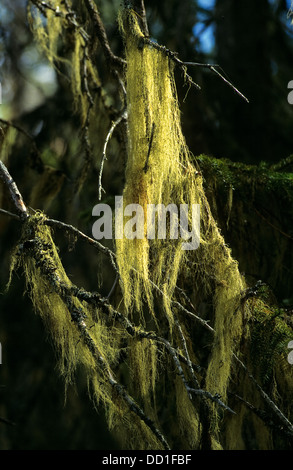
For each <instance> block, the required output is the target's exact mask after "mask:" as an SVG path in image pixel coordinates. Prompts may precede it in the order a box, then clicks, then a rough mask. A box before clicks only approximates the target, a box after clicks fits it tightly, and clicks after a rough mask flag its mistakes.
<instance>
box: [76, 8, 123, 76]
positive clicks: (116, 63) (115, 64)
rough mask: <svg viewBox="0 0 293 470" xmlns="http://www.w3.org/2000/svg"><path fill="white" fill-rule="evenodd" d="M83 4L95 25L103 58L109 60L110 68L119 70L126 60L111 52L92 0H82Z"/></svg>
mask: <svg viewBox="0 0 293 470" xmlns="http://www.w3.org/2000/svg"><path fill="white" fill-rule="evenodd" d="M84 4H85V6H86V8H87V10H88V13H89V16H90V18H91V20H92V22H93V24H94V26H95V32H96V34H97V37H98V39H99V41H100V44H101V46H102V48H103V51H104V55H105V58H106V59H107V60H108V61H109V64H110V66H111V67H112V68H114V69H119V70H121V68H123V67H124V65H125V63H126V62H125V60H124V59H121V57H118V56H116V55H115V54H113V52H112V50H111V47H110V44H109V41H108V37H107V33H106V30H105V27H104V25H103V22H102V20H101V18H100V15H99V12H98V9H97V6H96V4H95V3H94V2H93V1H92V0H84Z"/></svg>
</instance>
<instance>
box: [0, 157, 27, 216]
mask: <svg viewBox="0 0 293 470" xmlns="http://www.w3.org/2000/svg"><path fill="white" fill-rule="evenodd" d="M0 177H1V178H2V180H3V182H4V184H5V185H6V186H7V187H8V189H9V192H10V196H11V199H12V201H13V203H14V205H15V207H16V209H17V211H18V212H19V213H20V217H21V219H26V218H27V217H29V213H28V210H27V208H26V206H25V203H24V202H23V199H22V196H21V194H20V192H19V190H18V187H17V186H16V183H15V182H14V180H13V179H12V177H11V175H10V173H9V171H8V170H7V168H6V166H5V164H4V163H3V162H2V161H1V160H0Z"/></svg>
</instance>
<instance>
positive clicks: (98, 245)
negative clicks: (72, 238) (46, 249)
mask: <svg viewBox="0 0 293 470" xmlns="http://www.w3.org/2000/svg"><path fill="white" fill-rule="evenodd" d="M43 224H45V225H49V226H50V227H57V228H61V229H63V230H68V231H70V232H72V233H74V234H75V235H76V236H77V237H78V238H81V239H82V240H84V241H86V242H87V243H89V244H90V245H92V246H94V247H95V248H97V249H98V250H99V251H100V252H101V253H103V254H105V255H107V256H108V257H109V258H110V261H111V263H112V266H113V268H114V269H115V271H116V272H117V273H118V268H117V265H116V262H115V254H114V253H113V251H112V250H110V249H109V248H106V247H105V246H104V245H102V244H101V243H99V242H98V241H97V240H94V239H93V238H91V237H88V236H87V235H85V234H84V233H83V232H81V231H80V230H78V229H77V228H76V227H74V226H73V225H69V224H65V223H64V222H61V221H60V220H54V219H44V220H43Z"/></svg>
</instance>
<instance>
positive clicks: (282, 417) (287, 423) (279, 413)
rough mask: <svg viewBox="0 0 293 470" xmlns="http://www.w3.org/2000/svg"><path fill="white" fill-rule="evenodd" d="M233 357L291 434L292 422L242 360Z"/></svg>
mask: <svg viewBox="0 0 293 470" xmlns="http://www.w3.org/2000/svg"><path fill="white" fill-rule="evenodd" d="M233 356H234V358H235V359H236V361H237V362H238V364H240V365H241V367H242V368H243V369H244V370H245V372H246V373H247V375H248V377H249V378H250V380H251V381H252V382H253V383H254V385H255V387H256V388H257V390H258V391H259V392H260V394H261V396H262V397H263V399H264V401H265V402H266V404H267V405H268V406H269V408H270V409H271V411H272V412H273V414H274V415H275V416H276V417H277V418H278V420H279V421H280V422H281V423H282V425H283V426H284V427H285V428H286V430H287V432H288V433H290V434H291V435H292V436H293V424H292V423H291V422H290V421H289V420H288V418H286V416H285V415H284V414H283V413H282V411H281V410H280V409H279V408H278V406H277V405H276V404H275V402H273V400H271V399H270V397H269V396H268V394H267V393H266V392H265V391H264V390H263V389H262V387H261V386H260V385H259V384H258V382H257V381H256V379H255V378H254V376H253V375H252V374H251V373H250V372H249V371H248V369H247V367H246V366H245V365H244V364H243V362H242V361H241V360H240V359H239V358H238V357H237V356H236V355H235V354H233Z"/></svg>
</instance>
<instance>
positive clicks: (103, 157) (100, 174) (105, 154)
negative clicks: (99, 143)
mask: <svg viewBox="0 0 293 470" xmlns="http://www.w3.org/2000/svg"><path fill="white" fill-rule="evenodd" d="M126 116H127V114H126V111H125V110H124V111H123V112H122V114H120V116H118V118H117V119H116V120H115V121H113V122H112V125H111V127H110V130H109V132H108V134H107V136H106V139H105V143H104V148H103V154H102V160H101V165H100V171H99V180H98V197H99V201H100V200H101V199H102V191H103V192H105V190H104V189H103V187H102V176H103V170H104V163H105V161H106V160H107V147H108V144H109V141H110V139H111V137H112V135H113V132H114V130H115V129H116V127H117V126H118V125H119V124H120V122H121V121H122V120H123V119H126Z"/></svg>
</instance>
